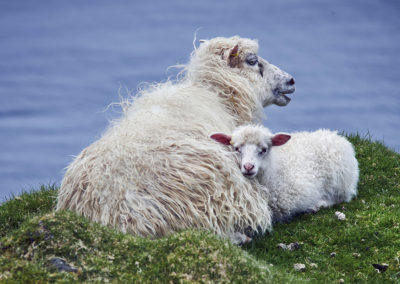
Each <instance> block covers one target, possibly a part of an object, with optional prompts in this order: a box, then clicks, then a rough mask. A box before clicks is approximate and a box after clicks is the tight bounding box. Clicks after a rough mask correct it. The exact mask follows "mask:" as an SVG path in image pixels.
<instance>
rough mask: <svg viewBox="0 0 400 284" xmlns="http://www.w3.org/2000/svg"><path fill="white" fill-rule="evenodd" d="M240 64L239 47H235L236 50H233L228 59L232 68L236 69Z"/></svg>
mask: <svg viewBox="0 0 400 284" xmlns="http://www.w3.org/2000/svg"><path fill="white" fill-rule="evenodd" d="M239 63H240V57H239V46H238V45H235V47H234V48H232V49H231V51H230V53H229V57H228V64H229V66H230V67H236V66H238V65H239Z"/></svg>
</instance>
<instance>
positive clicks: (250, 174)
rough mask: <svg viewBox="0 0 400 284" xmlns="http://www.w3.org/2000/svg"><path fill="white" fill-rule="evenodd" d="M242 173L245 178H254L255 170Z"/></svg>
mask: <svg viewBox="0 0 400 284" xmlns="http://www.w3.org/2000/svg"><path fill="white" fill-rule="evenodd" d="M242 174H243V175H244V176H245V177H247V178H254V177H255V176H256V172H242Z"/></svg>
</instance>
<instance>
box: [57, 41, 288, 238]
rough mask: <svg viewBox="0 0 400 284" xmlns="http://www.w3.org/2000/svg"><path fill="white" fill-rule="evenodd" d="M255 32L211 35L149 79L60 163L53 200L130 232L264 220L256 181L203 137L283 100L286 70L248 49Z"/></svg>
mask: <svg viewBox="0 0 400 284" xmlns="http://www.w3.org/2000/svg"><path fill="white" fill-rule="evenodd" d="M257 52H258V43H257V42H256V41H255V40H250V39H246V38H240V37H238V36H235V37H231V38H221V37H218V38H214V39H211V40H207V41H205V42H204V43H202V44H201V45H200V46H199V47H198V48H195V50H194V51H193V53H192V54H191V58H190V62H189V63H188V64H187V65H185V66H184V67H183V71H182V73H181V75H180V77H178V79H177V80H176V82H172V81H170V80H169V81H167V82H164V83H158V84H153V85H152V86H149V87H148V88H147V89H144V90H142V91H140V92H139V94H138V95H137V96H136V97H134V98H131V99H128V100H127V101H125V102H124V103H123V106H124V107H123V110H124V113H123V115H122V117H121V118H119V119H118V120H115V121H113V122H112V123H111V124H110V126H109V128H108V130H107V131H106V132H105V133H104V134H103V135H102V137H101V138H100V139H99V140H97V141H95V142H94V143H93V144H91V145H90V146H88V147H87V148H85V149H84V150H83V151H82V152H81V153H80V154H79V155H78V156H77V157H76V158H75V160H74V161H73V162H72V163H71V164H70V165H69V166H68V168H67V171H66V173H65V175H64V178H63V180H62V183H61V187H60V190H59V193H58V197H57V206H56V210H72V211H75V212H76V213H78V214H80V215H83V216H85V217H87V218H89V219H91V220H93V221H96V222H99V223H101V224H103V225H108V226H111V227H114V228H117V229H118V230H120V231H122V232H125V233H131V234H133V235H136V236H145V237H160V236H165V235H167V234H171V233H173V232H176V231H178V230H181V229H185V228H203V229H207V230H211V231H212V232H214V233H215V234H217V235H219V236H221V237H224V238H229V239H230V240H231V241H232V242H234V243H240V242H243V241H247V240H249V238H248V237H247V236H246V234H245V232H246V230H247V229H248V228H253V229H255V228H258V229H260V230H262V231H265V230H268V229H269V228H270V226H271V218H270V210H269V208H268V204H267V202H266V201H265V199H263V198H261V196H262V189H261V187H260V186H259V184H258V182H255V181H251V180H248V179H246V178H244V177H243V176H242V174H241V172H240V170H238V169H237V167H236V166H235V164H236V163H237V160H236V157H235V155H233V154H232V153H231V152H230V151H228V150H226V149H225V148H224V147H223V146H221V145H216V143H214V142H213V141H210V139H209V138H208V134H209V133H211V132H213V131H214V132H215V131H216V130H217V129H222V130H224V131H232V130H233V129H234V128H235V127H236V126H238V125H239V124H241V123H250V122H252V121H259V120H260V119H261V113H262V110H263V107H265V106H267V105H270V104H276V105H279V106H284V105H286V104H288V103H289V101H290V98H289V97H288V96H287V94H290V93H293V92H294V91H295V86H294V84H295V82H294V79H293V77H292V76H290V75H289V74H288V73H286V72H284V71H282V70H280V69H278V68H277V67H276V66H274V65H272V64H270V63H268V62H267V61H265V60H264V59H262V58H261V57H259V56H258V55H257Z"/></svg>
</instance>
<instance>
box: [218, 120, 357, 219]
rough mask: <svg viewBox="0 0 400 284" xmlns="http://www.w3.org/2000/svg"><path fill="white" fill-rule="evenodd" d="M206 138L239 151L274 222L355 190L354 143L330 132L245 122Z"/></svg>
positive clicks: (245, 172)
mask: <svg viewBox="0 0 400 284" xmlns="http://www.w3.org/2000/svg"><path fill="white" fill-rule="evenodd" d="M211 138H213V139H214V140H217V141H219V142H220V143H222V144H225V145H230V144H232V145H233V148H234V149H235V150H236V151H237V152H239V153H240V155H239V156H240V169H241V171H242V173H243V175H245V176H247V177H249V178H254V177H256V178H257V179H258V180H259V182H260V183H261V184H262V185H264V186H265V190H266V192H267V196H268V199H269V206H270V208H271V209H272V211H273V220H274V221H283V220H286V219H287V218H290V217H292V216H293V215H294V214H297V213H303V212H310V211H314V212H316V211H318V210H319V208H321V207H329V206H332V205H334V204H337V203H340V202H343V201H346V202H349V201H350V200H351V199H352V198H353V197H354V196H355V195H356V194H357V182H358V175H359V170H358V163H357V160H356V158H355V153H354V149H353V146H352V144H351V143H350V142H348V141H347V140H346V139H345V138H344V137H342V136H340V135H338V134H337V133H336V132H334V131H329V130H317V131H315V132H297V133H292V134H290V135H289V134H285V133H278V134H276V135H273V134H272V133H271V132H270V131H269V130H268V129H267V128H265V127H262V126H259V125H246V126H241V127H239V128H237V129H236V130H235V131H234V132H233V134H232V136H229V135H225V134H219V133H216V134H213V135H212V136H211ZM289 139H290V141H289ZM286 142H287V143H286ZM276 146H280V147H276Z"/></svg>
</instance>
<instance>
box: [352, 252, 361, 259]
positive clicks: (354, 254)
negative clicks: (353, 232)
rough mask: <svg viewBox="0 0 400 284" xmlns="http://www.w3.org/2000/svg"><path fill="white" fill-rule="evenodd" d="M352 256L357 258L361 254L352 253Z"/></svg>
mask: <svg viewBox="0 0 400 284" xmlns="http://www.w3.org/2000/svg"><path fill="white" fill-rule="evenodd" d="M353 256H354V257H357V258H359V257H360V256H361V254H359V253H357V252H355V253H353Z"/></svg>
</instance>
